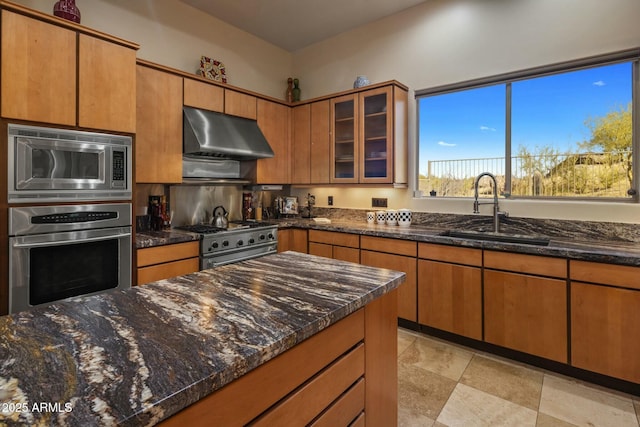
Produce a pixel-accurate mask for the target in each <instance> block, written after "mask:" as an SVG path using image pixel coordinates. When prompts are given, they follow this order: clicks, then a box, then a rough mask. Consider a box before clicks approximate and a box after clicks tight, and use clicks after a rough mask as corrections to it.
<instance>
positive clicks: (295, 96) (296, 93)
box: [293, 79, 300, 102]
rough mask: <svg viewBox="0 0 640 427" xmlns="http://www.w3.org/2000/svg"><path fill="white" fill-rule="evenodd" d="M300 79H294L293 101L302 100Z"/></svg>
mask: <svg viewBox="0 0 640 427" xmlns="http://www.w3.org/2000/svg"><path fill="white" fill-rule="evenodd" d="M299 85H300V81H299V80H298V79H293V102H298V101H300V86H299Z"/></svg>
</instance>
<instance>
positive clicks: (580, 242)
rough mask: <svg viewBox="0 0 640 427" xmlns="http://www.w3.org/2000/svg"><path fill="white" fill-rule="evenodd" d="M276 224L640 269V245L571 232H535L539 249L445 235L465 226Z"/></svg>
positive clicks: (293, 221)
mask: <svg viewBox="0 0 640 427" xmlns="http://www.w3.org/2000/svg"><path fill="white" fill-rule="evenodd" d="M274 222H275V223H277V224H278V226H279V227H280V228H305V229H313V230H326V231H339V232H343V233H355V234H360V235H364V236H377V237H389V238H394V239H405V240H413V241H417V242H426V243H439V244H446V245H453V246H464V247H472V248H483V249H489V250H496V251H508V252H517V253H523V254H532V255H546V256H553V257H564V258H569V259H576V260H584V261H596V262H607V263H612V264H622V265H633V266H640V243H638V242H630V241H621V240H619V241H616V240H609V239H596V238H594V237H593V236H581V235H579V234H578V233H572V232H571V231H567V232H563V230H552V229H546V230H543V232H542V233H541V232H540V231H539V230H535V233H534V234H535V235H536V236H538V237H542V236H540V235H541V234H543V233H544V235H545V236H546V237H547V238H548V239H549V244H548V245H547V246H538V245H531V244H523V243H506V242H497V241H486V240H479V239H475V238H473V237H465V238H458V237H449V236H444V235H442V234H443V233H445V232H447V231H448V230H449V229H459V230H466V228H465V227H464V226H458V227H456V226H453V227H451V228H449V227H447V228H443V227H430V226H424V225H413V224H412V225H410V226H408V227H399V226H387V225H378V224H368V223H366V222H361V221H360V222H359V221H349V220H348V221H344V220H331V223H328V224H325V223H319V222H315V221H313V220H311V219H304V218H293V219H283V220H277V221H274ZM505 235H511V236H529V235H531V234H530V230H524V229H513V230H512V233H505ZM563 235H564V237H563Z"/></svg>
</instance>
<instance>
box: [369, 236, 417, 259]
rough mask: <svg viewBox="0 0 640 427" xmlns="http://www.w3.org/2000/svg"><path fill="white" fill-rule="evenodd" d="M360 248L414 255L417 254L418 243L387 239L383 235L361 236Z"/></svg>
mask: <svg viewBox="0 0 640 427" xmlns="http://www.w3.org/2000/svg"><path fill="white" fill-rule="evenodd" d="M360 249H369V250H372V251H376V252H386V253H389V254H394V255H406V256H412V257H415V256H417V254H418V244H417V243H416V242H411V241H408V240H399V239H387V238H384V237H372V236H361V237H360Z"/></svg>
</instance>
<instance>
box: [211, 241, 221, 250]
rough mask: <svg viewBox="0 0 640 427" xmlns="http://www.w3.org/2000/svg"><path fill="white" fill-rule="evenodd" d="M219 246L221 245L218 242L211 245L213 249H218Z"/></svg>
mask: <svg viewBox="0 0 640 427" xmlns="http://www.w3.org/2000/svg"><path fill="white" fill-rule="evenodd" d="M218 246H220V245H218V242H213V245H211V247H212V248H213V249H217V248H218Z"/></svg>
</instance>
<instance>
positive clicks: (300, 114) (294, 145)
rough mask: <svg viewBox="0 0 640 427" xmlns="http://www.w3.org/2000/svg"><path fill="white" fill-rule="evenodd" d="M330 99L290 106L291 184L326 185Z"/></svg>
mask: <svg viewBox="0 0 640 427" xmlns="http://www.w3.org/2000/svg"><path fill="white" fill-rule="evenodd" d="M330 110H331V106H330V102H329V100H324V101H317V102H313V103H311V104H304V105H300V106H297V107H294V108H293V113H292V114H293V117H292V122H293V123H292V141H291V183H292V184H327V183H329V181H330V180H329V177H330V170H329V168H330V163H331V162H330V155H331V153H330V151H331V148H330V147H331V141H330V137H331V131H330V122H329V120H330V119H329V116H330Z"/></svg>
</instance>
